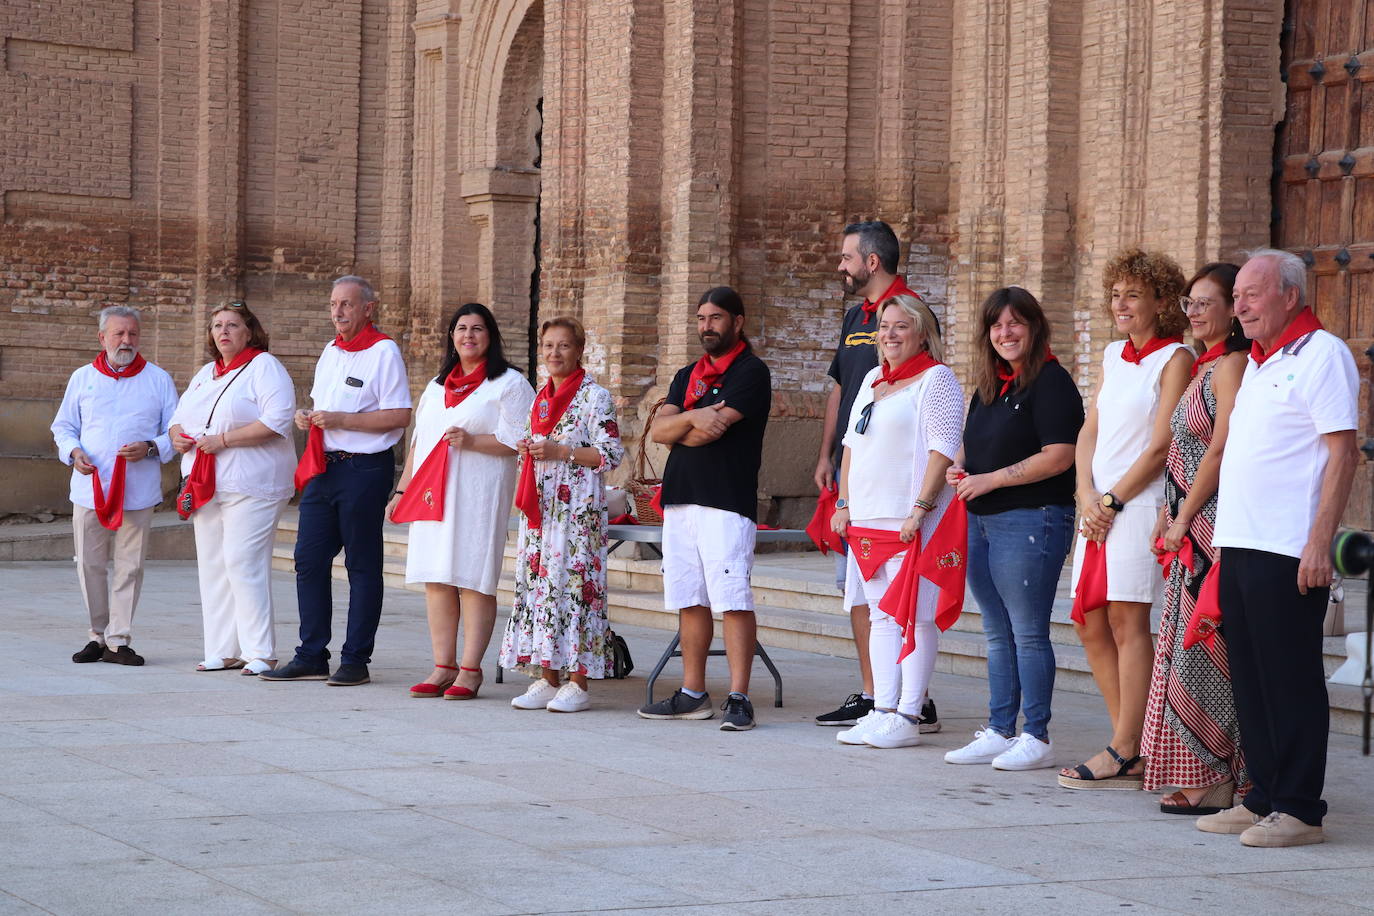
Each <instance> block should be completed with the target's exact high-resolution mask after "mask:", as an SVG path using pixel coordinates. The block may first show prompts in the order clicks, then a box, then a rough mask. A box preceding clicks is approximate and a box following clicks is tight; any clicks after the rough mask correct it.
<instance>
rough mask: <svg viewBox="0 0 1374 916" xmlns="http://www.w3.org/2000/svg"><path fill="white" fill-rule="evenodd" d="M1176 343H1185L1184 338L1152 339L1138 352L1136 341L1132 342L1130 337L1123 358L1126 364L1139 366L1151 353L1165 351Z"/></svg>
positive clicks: (1124, 348)
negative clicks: (1165, 348)
mask: <svg viewBox="0 0 1374 916" xmlns="http://www.w3.org/2000/svg"><path fill="white" fill-rule="evenodd" d="M1176 343H1183V338H1182V337H1151V338H1150V342H1149V343H1147V344H1146V345H1145V346H1143V347H1141V348H1140V349H1139V350H1137V349H1136V348H1135V341H1134V340H1131V339H1130V338H1129V337H1127V338H1126V346H1124V347H1122V348H1121V358H1122V359H1124V360H1125V361H1126V362H1128V363H1133V364H1135V365H1137V366H1139V365H1140V361H1141V360H1142V359H1144V358H1145V357H1147V356H1149V355H1150V354H1151V353H1153V352H1155V351H1156V350H1160V349H1163V348H1164V347H1167V346H1168V345H1169V344H1176Z"/></svg>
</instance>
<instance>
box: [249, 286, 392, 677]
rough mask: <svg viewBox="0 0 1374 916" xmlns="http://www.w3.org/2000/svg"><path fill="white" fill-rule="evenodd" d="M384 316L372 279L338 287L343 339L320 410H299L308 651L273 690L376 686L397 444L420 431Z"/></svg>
mask: <svg viewBox="0 0 1374 916" xmlns="http://www.w3.org/2000/svg"><path fill="white" fill-rule="evenodd" d="M376 310H377V296H376V294H375V293H374V292H373V291H372V286H371V285H370V284H369V283H368V282H367V281H366V280H364V279H363V278H362V277H355V276H347V277H340V278H339V279H337V280H335V281H334V289H333V292H332V293H331V294H330V298H329V317H330V320H331V321H332V322H333V323H334V329H335V330H336V331H337V332H338V336H337V337H335V338H334V340H333V342H332V343H330V344H328V345H327V346H325V348H324V352H323V353H322V354H320V361H319V363H318V364H316V366H315V384H314V386H313V387H312V388H311V389H310V398H311V400H312V402H313V403H314V410H300V411H297V413H296V426H297V427H299V428H300V429H303V430H307V431H309V432H310V436H311V439H310V441H309V442H308V443H307V446H306V453H305V455H303V456H302V458H301V465H300V467H299V468H298V469H297V471H296V481H297V486H298V487H299V488H301V502H300V527H299V529H298V531H297V534H296V556H295V559H296V604H297V606H298V608H299V611H300V618H301V629H300V633H301V644H300V646H298V647H297V649H296V656H295V658H293V659H292V660H291V661H290V662H288V663H287V664H285V665H282V666H280V667H278V668H277V669H276V670H275V671H268V672H265V673H263V674H262V675H260V676H259V680H263V681H266V682H268V683H273V682H281V681H300V680H316V681H318V680H326V679H327V680H328V683H329V684H330V685H331V686H335V687H350V686H354V685H357V684H366V683H367V682H368V681H369V680H370V679H371V678H370V677H369V675H368V670H367V665H368V662H370V661H371V660H372V649H373V645H374V644H375V642H376V637H377V624H378V622H379V621H380V620H381V616H382V522H383V520H384V519H383V516H384V513H385V511H386V503H387V500H388V498H389V497H390V495H391V484H392V481H393V480H394V479H395V476H396V459H395V456H394V455H393V454H392V446H394V445H395V444H396V443H397V442H398V441H400V438H401V435H402V434H403V433H404V432H405V428H406V427H407V426H409V425H410V384H409V382H408V381H407V379H406V369H405V363H404V362H403V361H402V360H401V350H400V348H399V347H398V346H396V342H395V341H394V340H392V339H391V338H390V337H387V336H386V335H385V334H383V333H381V332H380V331H378V330H377V328H376V327H375V326H374V325H373V324H372V319H373V316H374V315H375V314H376ZM312 456H315V457H313V458H312ZM312 461H318V465H314V464H312ZM340 550H342V551H343V552H344V565H345V566H346V567H347V568H348V630H347V633H346V635H345V637H344V643H343V647H342V648H341V649H340V651H339V667H338V668H337V669H336V670H335V671H334V673H333V674H332V675H331V674H330V673H329V641H330V639H331V636H332V633H331V624H332V619H333V610H334V598H333V589H332V582H331V578H332V566H333V563H334V558H335V557H336V556H338V554H339V551H340Z"/></svg>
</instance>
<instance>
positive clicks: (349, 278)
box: [331, 274, 377, 302]
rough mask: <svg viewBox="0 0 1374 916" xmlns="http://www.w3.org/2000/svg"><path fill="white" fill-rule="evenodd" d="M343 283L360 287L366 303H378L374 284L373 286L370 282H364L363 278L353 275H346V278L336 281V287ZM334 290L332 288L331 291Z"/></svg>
mask: <svg viewBox="0 0 1374 916" xmlns="http://www.w3.org/2000/svg"><path fill="white" fill-rule="evenodd" d="M341 283H352V284H353V285H354V286H356V287H358V289H360V290H361V291H362V294H363V301H364V302H376V301H377V292H376V290H374V289H373V288H372V284H371V283H368V282H367V281H366V280H364V279H363V278H362V277H358V276H355V275H353V274H346V275H345V276H342V277H339V278H338V279H337V280H335V281H334V286H338V285H339V284H341ZM332 288H333V287H331V289H332Z"/></svg>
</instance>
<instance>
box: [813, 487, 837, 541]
mask: <svg viewBox="0 0 1374 916" xmlns="http://www.w3.org/2000/svg"><path fill="white" fill-rule="evenodd" d="M839 498H840V491H839V490H838V489H834V488H831V487H826V488H825V489H823V490H821V495H820V496H818V497H817V498H816V511H815V513H814V514H813V515H812V516H811V521H810V522H808V523H807V526H806V533H807V535H809V536H810V538H811V543H813V544H815V545H816V549H817V550H819V551H820V552H821V553H822V554H825V553H829V552H830V551H832V550H834V551H836V552H837V553H838V552H839V551H841V550H843V549H844V539H843V538H841V537H840V536H839V535H838V534H836V533H835V531H834V529H833V528H831V527H830V517H831V516H832V515H834V514H835V501H836V500H837V499H839Z"/></svg>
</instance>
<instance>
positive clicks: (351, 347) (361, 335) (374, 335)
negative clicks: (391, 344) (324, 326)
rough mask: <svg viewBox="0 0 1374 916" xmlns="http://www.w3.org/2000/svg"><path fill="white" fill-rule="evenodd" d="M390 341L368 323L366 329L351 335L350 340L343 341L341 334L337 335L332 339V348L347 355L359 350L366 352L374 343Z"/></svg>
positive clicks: (373, 325)
mask: <svg viewBox="0 0 1374 916" xmlns="http://www.w3.org/2000/svg"><path fill="white" fill-rule="evenodd" d="M390 339H391V338H390V337H388V336H386V335H385V334H383V333H382V332H381V331H379V330H377V326H376V325H375V324H373V323H372V322H370V321H369V322H368V323H367V327H365V328H363V329H362V330H361V331H359V332H358V333H357V334H355V335H353V339H352V340H344V339H343V335H342V334H339V335H337V336H336V337H335V338H334V346H336V347H338V348H339V349H340V350H347V351H348V352H349V353H357V352H358V351H359V350H366V349H367V348H368V347H370V346H372V345H373V344H375V343H379V342H380V341H383V340H390Z"/></svg>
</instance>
